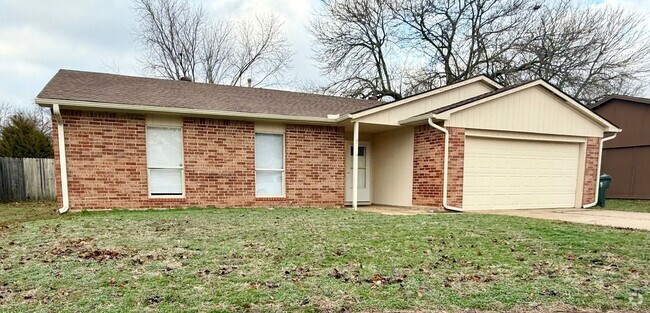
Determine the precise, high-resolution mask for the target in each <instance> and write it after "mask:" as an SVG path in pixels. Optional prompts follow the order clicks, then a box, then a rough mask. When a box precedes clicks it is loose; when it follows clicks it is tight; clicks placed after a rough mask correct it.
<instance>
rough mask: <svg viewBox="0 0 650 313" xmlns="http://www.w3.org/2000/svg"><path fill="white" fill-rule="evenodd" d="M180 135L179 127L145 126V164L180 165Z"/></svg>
mask: <svg viewBox="0 0 650 313" xmlns="http://www.w3.org/2000/svg"><path fill="white" fill-rule="evenodd" d="M182 136H183V135H182V130H181V129H180V128H160V127H147V166H148V167H182V166H183V144H182Z"/></svg>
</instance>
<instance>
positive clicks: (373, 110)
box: [349, 76, 503, 119]
mask: <svg viewBox="0 0 650 313" xmlns="http://www.w3.org/2000/svg"><path fill="white" fill-rule="evenodd" d="M479 81H480V82H483V83H485V84H488V85H490V86H492V87H494V88H495V89H499V88H503V86H501V85H500V84H498V83H497V82H495V81H493V80H491V79H489V78H487V77H485V76H477V77H474V78H472V79H468V80H465V81H462V82H458V83H455V84H450V85H447V86H443V87H440V88H437V89H434V90H431V91H427V92H424V93H421V94H419V95H417V96H413V97H408V98H406V99H402V100H397V101H393V102H390V103H386V104H384V105H380V106H377V107H374V108H369V109H367V110H364V111H361V112H359V113H355V114H349V116H350V118H352V119H357V118H360V117H364V116H368V115H371V114H374V113H377V112H381V111H384V110H388V109H390V108H394V107H396V106H400V105H403V104H406V103H409V102H412V101H417V100H420V99H422V98H427V97H430V96H433V95H437V94H440V93H443V92H446V91H449V90H453V89H456V88H458V87H462V86H466V85H469V84H472V83H475V82H479Z"/></svg>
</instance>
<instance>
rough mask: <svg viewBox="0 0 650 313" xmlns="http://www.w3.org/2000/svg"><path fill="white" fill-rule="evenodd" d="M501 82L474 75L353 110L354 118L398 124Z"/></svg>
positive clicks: (497, 86)
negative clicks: (404, 96) (406, 96)
mask: <svg viewBox="0 0 650 313" xmlns="http://www.w3.org/2000/svg"><path fill="white" fill-rule="evenodd" d="M499 87H500V85H499V84H497V83H496V82H494V81H492V80H491V79H489V78H487V77H485V76H478V77H473V78H471V79H467V80H464V81H461V82H458V83H455V84H451V85H447V86H443V87H440V88H436V89H434V90H431V91H427V92H424V93H420V94H417V95H413V96H411V97H408V98H404V99H402V100H398V101H393V102H389V103H386V104H382V105H380V106H375V107H372V108H370V109H366V110H363V111H360V112H356V113H352V114H350V117H351V118H352V119H355V120H357V121H359V122H363V123H376V124H386V125H399V120H400V119H403V118H406V117H410V116H413V115H417V114H421V113H424V112H427V111H430V110H432V109H435V108H437V107H441V106H445V105H447V104H449V103H454V102H457V101H460V100H463V99H466V98H469V97H474V96H476V95H480V94H484V93H487V92H490V91H493V90H495V89H496V88H499Z"/></svg>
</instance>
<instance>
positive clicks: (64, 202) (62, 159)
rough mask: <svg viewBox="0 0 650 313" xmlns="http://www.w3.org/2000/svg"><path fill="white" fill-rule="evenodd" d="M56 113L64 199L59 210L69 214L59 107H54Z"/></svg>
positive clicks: (66, 168)
mask: <svg viewBox="0 0 650 313" xmlns="http://www.w3.org/2000/svg"><path fill="white" fill-rule="evenodd" d="M52 110H53V111H54V118H56V127H57V128H56V129H57V134H58V135H57V137H58V139H59V163H60V168H61V196H62V197H63V206H62V207H61V208H60V209H59V213H65V212H68V209H69V208H70V199H69V198H68V167H67V165H66V160H65V135H64V133H63V118H62V117H61V111H59V105H58V104H56V103H55V104H54V105H52Z"/></svg>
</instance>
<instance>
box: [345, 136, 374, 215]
mask: <svg viewBox="0 0 650 313" xmlns="http://www.w3.org/2000/svg"><path fill="white" fill-rule="evenodd" d="M369 147H370V145H369V144H368V143H367V142H359V180H358V182H359V183H358V185H357V187H358V189H357V190H358V191H357V197H358V198H357V201H358V204H370V179H369V178H370V162H369V161H370V157H369V154H370V149H369ZM346 151H347V153H346V157H345V203H346V204H348V205H350V204H352V163H353V162H352V159H353V145H352V142H347V144H346Z"/></svg>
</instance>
